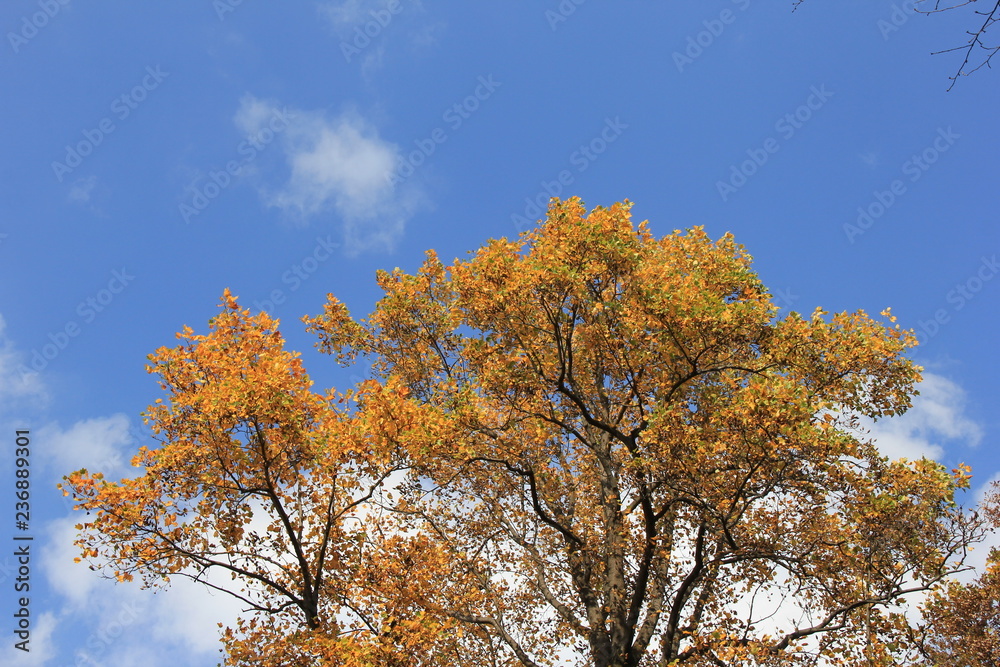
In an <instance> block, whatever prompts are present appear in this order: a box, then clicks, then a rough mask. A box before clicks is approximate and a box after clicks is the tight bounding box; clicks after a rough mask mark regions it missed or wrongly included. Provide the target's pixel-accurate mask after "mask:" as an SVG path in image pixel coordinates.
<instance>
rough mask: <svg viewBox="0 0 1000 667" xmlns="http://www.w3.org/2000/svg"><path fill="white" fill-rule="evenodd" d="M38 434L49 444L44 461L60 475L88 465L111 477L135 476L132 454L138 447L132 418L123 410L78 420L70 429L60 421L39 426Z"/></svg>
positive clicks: (91, 468)
mask: <svg viewBox="0 0 1000 667" xmlns="http://www.w3.org/2000/svg"><path fill="white" fill-rule="evenodd" d="M38 438H39V439H41V440H44V441H45V442H46V443H48V444H47V447H48V456H46V458H45V462H44V465H45V466H46V467H48V468H49V469H51V470H52V472H54V473H56V475H57V477H58V478H60V479H61V478H62V476H63V475H67V474H69V473H71V472H74V471H76V470H79V469H80V468H86V469H87V470H89V471H90V472H102V473H104V474H105V476H106V477H107V478H108V479H118V478H120V477H123V476H132V475H130V472H132V471H133V470H134V469H133V468H132V467H131V465H130V463H129V462H130V460H131V458H132V455H133V454H135V453H136V452H137V451H138V447H137V446H136V445H135V437H134V434H133V431H132V429H131V428H130V426H129V419H128V417H126V416H125V415H123V414H115V415H111V416H110V417H98V418H94V419H85V420H83V421H79V422H76V423H75V424H73V425H72V426H71V427H70V428H69V429H68V430H65V431H64V430H62V429H61V428H60V427H59V424H58V423H55V422H53V423H50V424H46V425H45V426H43V427H42V428H40V429H39V432H38Z"/></svg>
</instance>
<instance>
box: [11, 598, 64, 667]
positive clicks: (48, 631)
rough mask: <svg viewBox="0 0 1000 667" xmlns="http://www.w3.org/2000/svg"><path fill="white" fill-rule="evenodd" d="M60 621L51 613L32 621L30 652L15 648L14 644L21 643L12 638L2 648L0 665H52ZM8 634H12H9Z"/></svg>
mask: <svg viewBox="0 0 1000 667" xmlns="http://www.w3.org/2000/svg"><path fill="white" fill-rule="evenodd" d="M7 599H10V598H7ZM57 625H58V621H57V620H56V617H55V615H54V614H52V613H51V612H47V611H45V612H42V613H40V614H39V615H38V616H37V617H36V618H33V619H32V621H31V636H30V637H29V641H28V645H27V646H28V649H29V650H28V651H27V652H24V651H22V650H20V649H18V648H15V647H14V642H16V641H20V640H19V639H17V638H14V637H13V636H12V635H11V637H10V638H9V639H8V640H7V641H5V642H4V643H3V646H2V647H0V665H11V666H12V667H35V666H36V665H38V666H39V667H41V666H42V665H46V664H51V663H50V661H51V660H52V659H53V658H54V657H55V642H54V641H53V635H54V634H55V630H56V626H57ZM7 634H10V633H9V632H8V633H7Z"/></svg>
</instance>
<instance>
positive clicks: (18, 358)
mask: <svg viewBox="0 0 1000 667" xmlns="http://www.w3.org/2000/svg"><path fill="white" fill-rule="evenodd" d="M6 329H7V322H6V321H5V320H4V318H3V315H0V406H4V407H7V406H12V405H15V404H18V403H20V402H23V401H26V400H29V401H40V400H44V399H45V398H47V394H46V391H45V387H44V385H43V384H42V381H41V380H40V379H39V377H38V374H37V373H34V372H29V371H28V370H27V366H26V362H27V359H26V358H25V356H24V354H23V353H21V352H20V351H19V350H17V349H16V348H15V347H14V343H13V342H12V341H11V340H10V339H8V338H7V334H6Z"/></svg>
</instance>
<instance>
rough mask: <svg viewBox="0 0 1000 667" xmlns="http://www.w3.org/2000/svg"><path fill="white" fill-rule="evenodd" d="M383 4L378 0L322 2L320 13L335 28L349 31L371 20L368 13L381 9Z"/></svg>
mask: <svg viewBox="0 0 1000 667" xmlns="http://www.w3.org/2000/svg"><path fill="white" fill-rule="evenodd" d="M383 4H384V3H382V2H379V1H378V0H343V1H342V2H322V3H320V4H319V12H320V14H321V15H322V16H325V17H326V18H327V19H328V20H329V21H330V23H331V24H332V25H333V27H334V28H338V29H345V28H346V29H348V30H349V29H352V28H354V26H356V25H359V24H362V23H364V22H365V21H366V20H368V19H370V18H371V17H370V16H369V15H368V12H369V11H372V10H374V9H377V8H381V5H383Z"/></svg>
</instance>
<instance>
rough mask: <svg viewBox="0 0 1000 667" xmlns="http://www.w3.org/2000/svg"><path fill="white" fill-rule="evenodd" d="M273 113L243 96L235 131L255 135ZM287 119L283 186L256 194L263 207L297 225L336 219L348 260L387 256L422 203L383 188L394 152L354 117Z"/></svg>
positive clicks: (271, 106) (406, 192)
mask: <svg viewBox="0 0 1000 667" xmlns="http://www.w3.org/2000/svg"><path fill="white" fill-rule="evenodd" d="M277 108H278V107H277V105H276V104H275V103H273V102H269V101H263V100H259V99H257V98H254V97H252V96H246V97H244V98H243V101H242V104H241V106H240V109H239V111H238V112H237V114H236V117H235V122H236V125H237V126H238V127H239V128H240V130H241V131H243V132H246V133H248V134H250V133H254V132H259V131H260V130H261V129H262V127H263V123H264V122H265V119H268V118H270V117H272V115H273V114H274V112H275V110H276V109H277ZM292 118H293V119H294V120H293V121H292V124H291V126H290V127H289V128H288V130H287V131H285V132H284V133H283V134H282V137H281V142H282V146H283V149H284V152H285V158H286V161H287V163H288V167H289V170H290V172H289V176H288V180H287V182H286V183H285V184H284V185H283V186H281V187H279V188H276V189H275V188H270V187H268V186H261V194H262V196H263V198H264V200H265V202H266V203H267V205H268V206H273V207H276V208H279V209H281V210H282V211H284V212H285V213H287V214H289V215H292V216H294V217H296V218H298V219H301V220H309V219H311V218H314V217H316V216H319V215H322V214H325V213H329V212H334V213H336V214H337V215H338V216H339V217H340V218H341V220H342V222H343V225H344V239H345V247H346V248H347V251H348V252H349V253H356V252H358V251H360V250H365V249H389V250H391V249H392V248H393V247H394V246H395V243H396V241H397V240H398V239H399V237H400V236H401V235H402V233H403V230H404V228H405V226H406V222H407V220H409V218H410V217H411V216H412V215H413V213H414V211H415V209H416V208H417V205H418V203H419V201H420V199H421V196H420V194H419V191H418V190H417V189H416V188H415V187H413V186H410V187H399V188H394V187H393V186H392V184H391V183H390V182H389V178H390V176H391V175H392V173H393V170H394V169H395V167H396V165H397V163H398V161H399V159H400V151H399V147H398V146H397V145H396V144H393V143H391V142H389V141H386V140H385V139H383V138H382V137H380V136H379V132H378V128H377V127H375V125H374V124H372V123H371V122H369V121H368V120H367V119H365V118H364V117H363V116H362V115H361V114H360V113H358V112H357V111H354V110H348V111H345V112H343V113H342V114H340V115H339V116H336V117H328V116H327V115H326V114H324V113H322V112H318V111H300V110H295V111H294V113H293V114H292Z"/></svg>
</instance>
